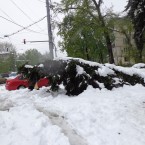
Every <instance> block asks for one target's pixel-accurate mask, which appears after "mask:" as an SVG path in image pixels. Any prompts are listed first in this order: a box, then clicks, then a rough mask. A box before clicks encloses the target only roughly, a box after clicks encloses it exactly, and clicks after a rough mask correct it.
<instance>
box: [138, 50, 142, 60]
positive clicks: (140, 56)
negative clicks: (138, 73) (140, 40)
mask: <svg viewBox="0 0 145 145" xmlns="http://www.w3.org/2000/svg"><path fill="white" fill-rule="evenodd" d="M138 53H139V58H138V60H139V62H142V49H140V50H138Z"/></svg>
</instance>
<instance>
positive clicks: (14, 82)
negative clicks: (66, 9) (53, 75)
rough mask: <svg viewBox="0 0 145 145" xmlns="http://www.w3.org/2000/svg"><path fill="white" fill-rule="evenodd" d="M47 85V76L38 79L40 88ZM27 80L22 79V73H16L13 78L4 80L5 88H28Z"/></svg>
mask: <svg viewBox="0 0 145 145" xmlns="http://www.w3.org/2000/svg"><path fill="white" fill-rule="evenodd" d="M48 85H49V80H48V79H47V78H41V79H40V80H39V81H38V88H41V87H43V86H46V87H47V86H48ZM28 86H29V85H28V80H27V79H24V78H23V76H22V75H18V76H17V77H16V78H14V79H8V80H7V81H6V85H5V87H6V89H7V90H9V91H11V90H17V89H22V88H28Z"/></svg>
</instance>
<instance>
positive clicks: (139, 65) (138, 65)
mask: <svg viewBox="0 0 145 145" xmlns="http://www.w3.org/2000/svg"><path fill="white" fill-rule="evenodd" d="M132 67H134V68H143V67H145V64H144V63H137V64H134V65H133V66H132Z"/></svg>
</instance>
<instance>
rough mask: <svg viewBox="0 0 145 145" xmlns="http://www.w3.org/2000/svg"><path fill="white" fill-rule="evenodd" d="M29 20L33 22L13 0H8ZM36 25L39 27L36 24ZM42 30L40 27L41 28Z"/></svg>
mask: <svg viewBox="0 0 145 145" xmlns="http://www.w3.org/2000/svg"><path fill="white" fill-rule="evenodd" d="M10 1H11V2H12V3H13V5H15V6H16V7H17V8H18V9H19V10H20V11H21V12H22V13H23V14H24V15H25V16H26V17H27V18H28V19H29V20H30V21H32V22H34V21H33V20H32V19H31V18H30V17H29V16H28V15H27V14H26V13H25V12H24V11H23V10H22V9H21V8H20V7H19V6H18V5H17V4H16V3H15V2H14V1H13V0H10ZM37 27H38V28H39V29H41V28H40V27H39V26H38V25H37ZM41 30H42V29H41Z"/></svg>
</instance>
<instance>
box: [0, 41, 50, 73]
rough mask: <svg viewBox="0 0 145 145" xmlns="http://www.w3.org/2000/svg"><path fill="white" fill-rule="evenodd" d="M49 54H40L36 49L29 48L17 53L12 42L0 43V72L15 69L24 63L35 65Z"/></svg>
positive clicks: (47, 57) (46, 58)
mask: <svg viewBox="0 0 145 145" xmlns="http://www.w3.org/2000/svg"><path fill="white" fill-rule="evenodd" d="M49 55H50V54H49V53H48V52H46V53H44V54H41V53H40V52H39V51H38V50H37V49H29V50H27V51H25V52H24V53H21V54H19V53H17V52H16V49H15V46H14V45H13V44H11V43H8V42H3V43H0V73H6V72H12V71H17V68H18V67H19V66H21V65H23V64H25V63H29V64H31V65H37V64H38V63H41V62H44V61H45V60H48V59H49V58H50V57H49Z"/></svg>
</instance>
